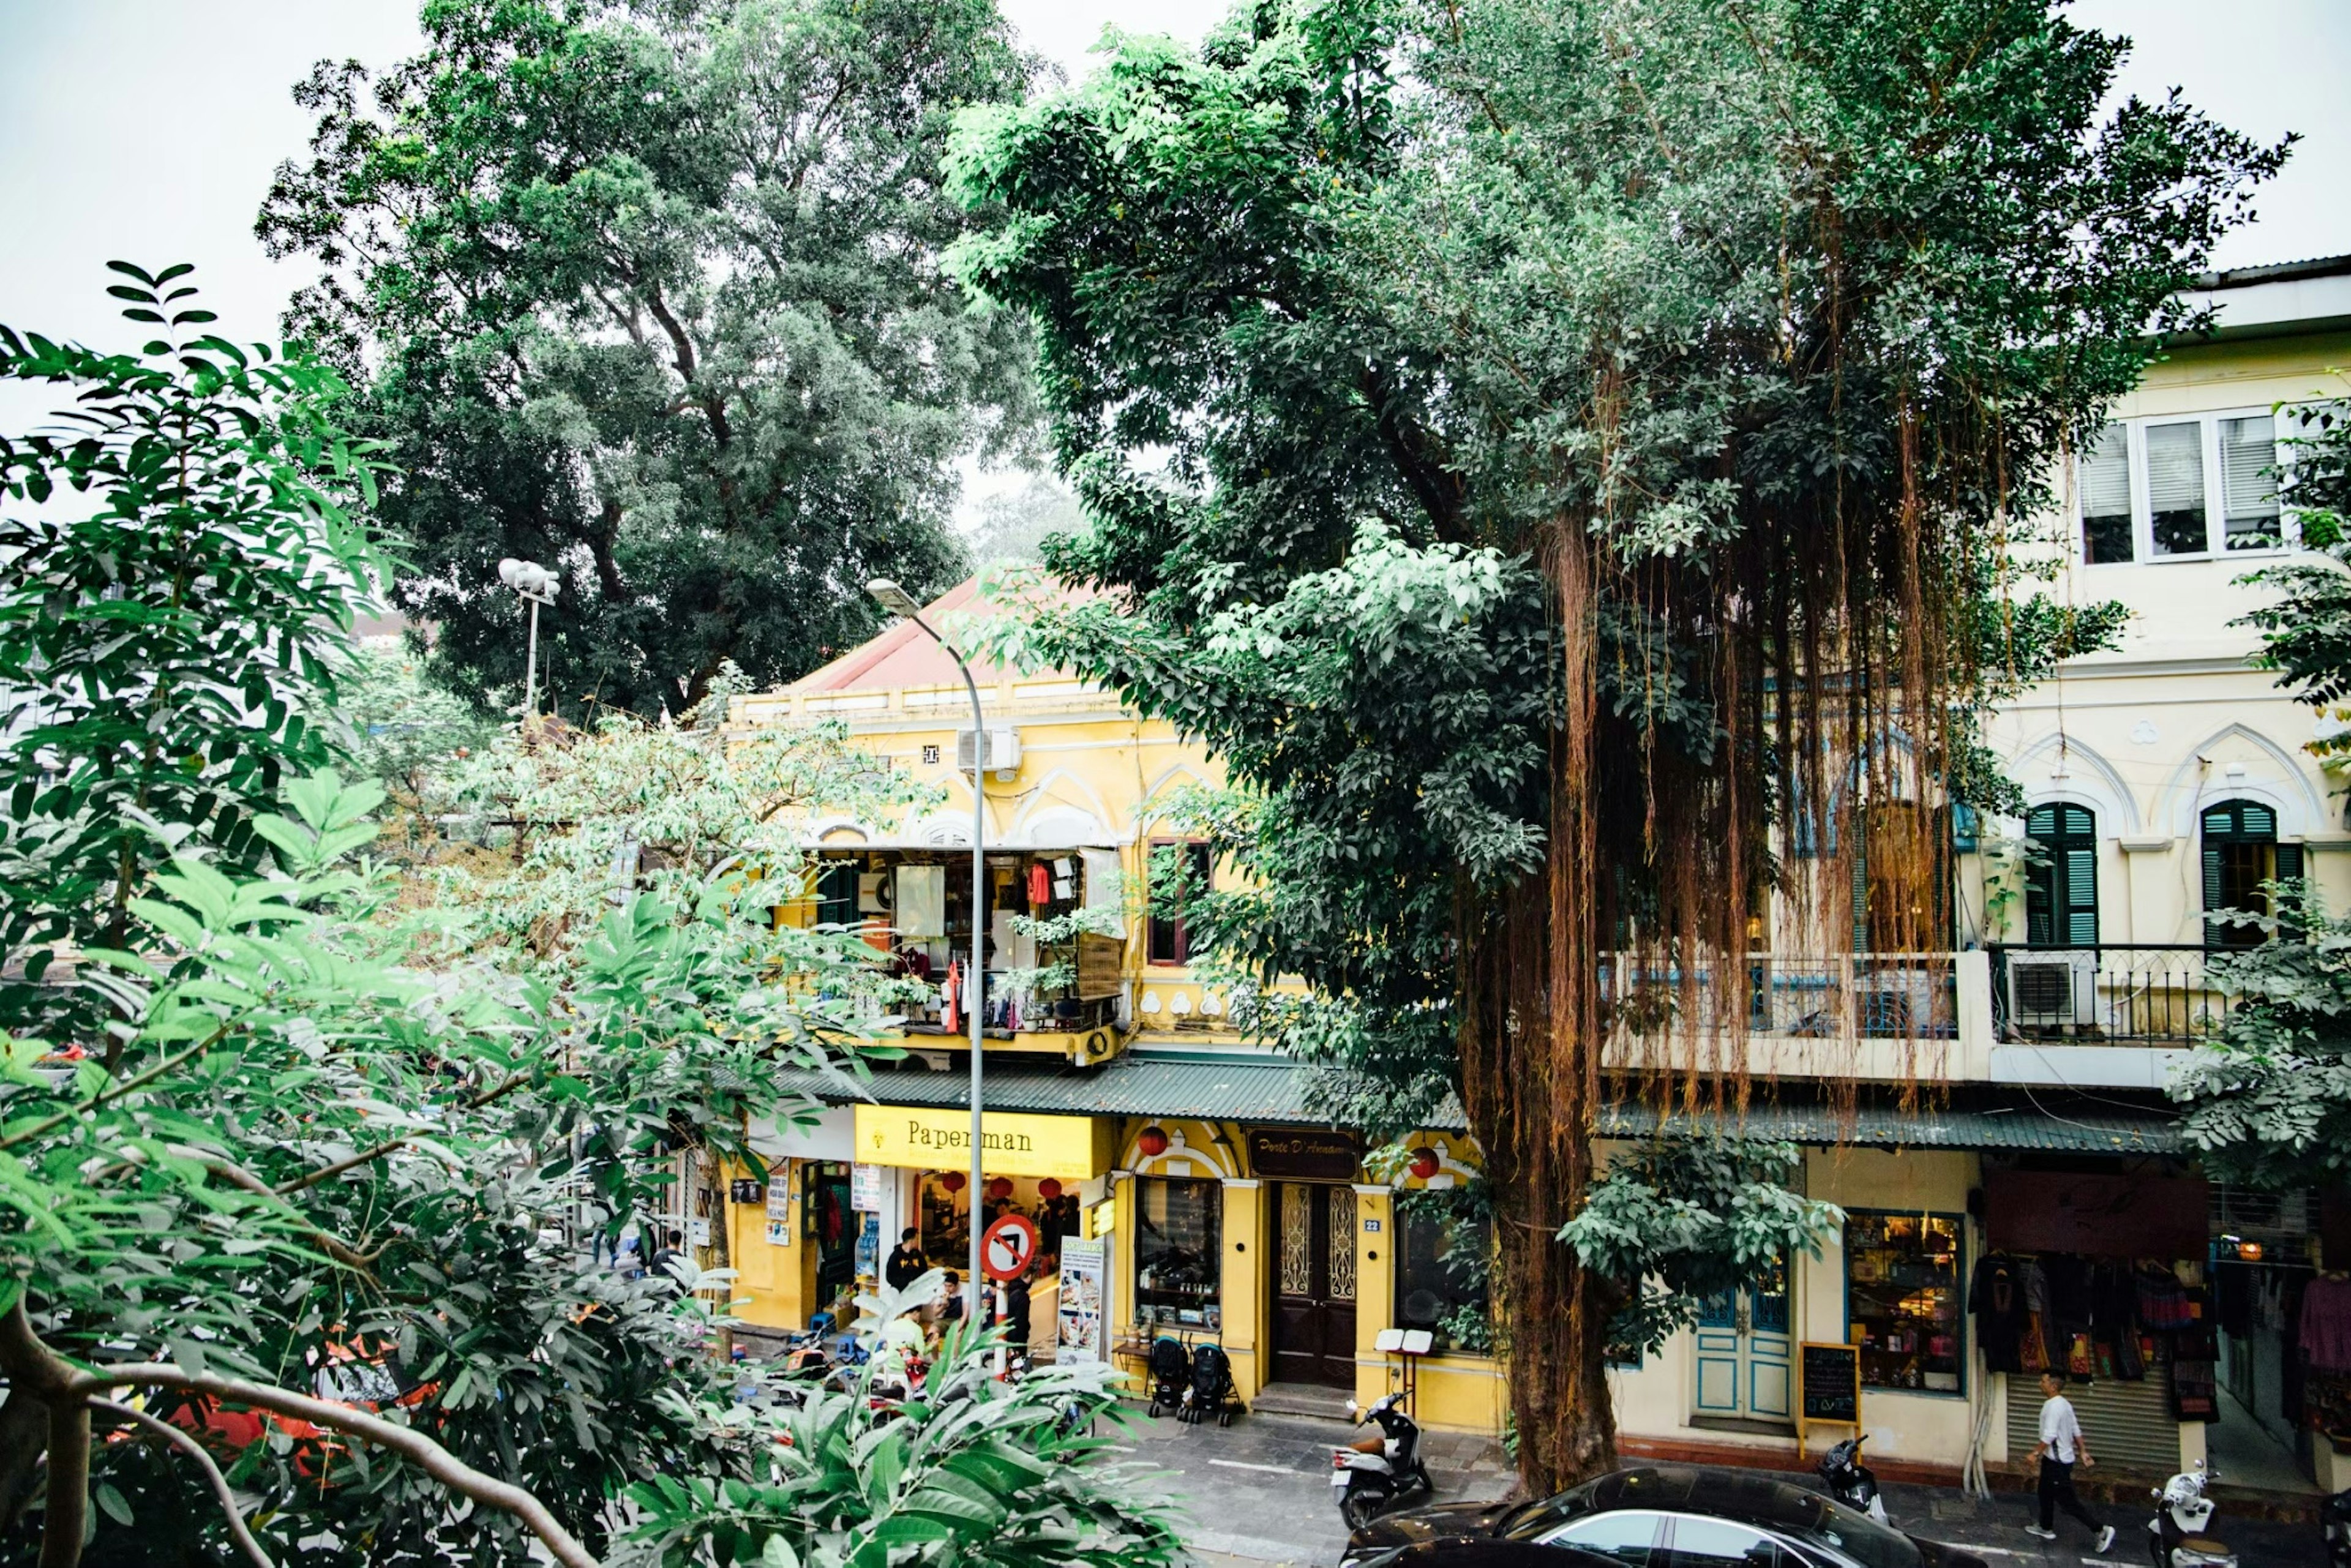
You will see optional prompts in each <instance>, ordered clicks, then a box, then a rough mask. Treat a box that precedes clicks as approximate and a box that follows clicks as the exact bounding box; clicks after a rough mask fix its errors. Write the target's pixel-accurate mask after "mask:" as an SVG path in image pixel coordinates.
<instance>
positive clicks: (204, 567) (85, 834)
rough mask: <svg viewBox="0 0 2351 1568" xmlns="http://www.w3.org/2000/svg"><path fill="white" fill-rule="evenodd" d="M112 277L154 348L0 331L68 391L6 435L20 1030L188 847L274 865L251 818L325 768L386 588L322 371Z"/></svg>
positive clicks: (362, 464)
mask: <svg viewBox="0 0 2351 1568" xmlns="http://www.w3.org/2000/svg"><path fill="white" fill-rule="evenodd" d="M109 265H110V267H112V268H113V270H114V271H115V272H117V273H118V274H120V276H121V277H122V278H124V279H125V280H126V281H122V282H118V283H116V284H114V285H113V286H112V287H110V290H109V292H110V293H112V294H113V295H115V296H116V297H117V298H123V299H127V300H129V301H131V305H130V307H129V308H127V309H125V310H124V312H123V315H124V316H125V317H126V318H128V319H131V320H132V321H134V322H138V323H141V324H142V325H144V326H147V327H149V328H151V329H152V330H154V331H155V333H156V334H157V335H156V336H155V337H154V338H153V339H152V340H150V341H148V342H147V343H146V344H145V346H144V347H143V348H142V349H141V350H140V351H139V352H138V353H135V354H130V353H122V354H112V353H103V352H100V351H99V350H93V349H86V348H82V347H79V346H78V345H74V344H58V343H55V342H52V341H51V340H48V339H47V338H44V337H42V336H41V335H40V334H39V333H37V332H21V331H18V330H17V329H13V328H6V327H0V379H5V380H7V381H14V382H31V383H41V384H46V385H50V386H55V387H58V388H60V389H63V391H64V392H66V393H67V394H68V395H69V396H70V398H71V402H72V406H71V408H70V409H69V410H68V411H66V412H61V413H57V415H56V416H54V423H52V424H51V426H50V427H49V428H47V429H46V430H43V431H38V432H36V433H33V434H23V435H13V436H12V435H6V434H0V486H5V497H6V500H7V502H8V504H9V512H8V514H7V516H6V517H5V520H0V559H5V560H6V562H7V565H8V570H7V571H6V573H5V578H0V691H5V693H6V694H7V698H8V709H9V714H10V717H9V720H8V722H7V724H6V725H5V728H0V747H5V758H6V771H7V778H8V787H9V789H10V790H11V791H12V793H11V795H10V798H9V801H8V810H7V811H6V814H5V821H0V963H5V969H6V972H7V974H9V975H10V976H12V977H14V976H17V975H19V974H21V975H22V977H23V980H24V981H25V982H27V983H18V981H17V980H16V979H13V978H12V979H10V980H8V981H6V982H5V983H0V1021H5V1022H8V1023H11V1024H17V1023H23V1022H25V1021H26V1020H28V1019H33V1018H36V1017H37V1016H38V1015H39V1014H40V1013H42V1012H43V1011H45V1010H47V1009H50V1008H52V1007H55V1006H58V1005H70V1002H71V1001H72V1000H73V998H67V997H62V996H60V995H59V994H58V993H57V992H56V991H54V990H45V989H43V988H41V987H40V986H39V982H40V980H41V978H42V977H43V972H44V969H45V967H46V966H47V962H48V956H49V953H50V951H51V949H52V946H53V945H55V944H58V943H65V944H74V945H80V944H103V945H105V946H111V947H124V946H135V945H137V944H138V943H140V942H141V940H142V934H141V930H140V926H139V923H138V922H137V921H136V920H134V919H133V918H132V917H131V914H130V904H131V899H132V898H133V897H134V896H135V895H136V894H138V893H139V891H140V890H141V887H142V886H143V885H144V883H145V881H146V879H147V877H148V876H149V875H150V874H151V873H152V872H153V871H154V870H155V868H156V867H157V866H159V865H161V864H162V863H163V862H164V861H165V860H166V859H167V857H168V856H169V855H170V853H171V852H172V847H173V846H174V845H180V844H192V843H194V842H200V843H202V844H204V845H205V846H207V847H208V849H209V851H210V852H212V853H213V854H214V856H215V857H217V858H218V859H219V860H220V861H221V862H222V863H223V864H225V865H233V866H240V867H244V868H246V869H251V868H253V867H255V866H256V865H258V864H259V863H261V862H262V861H263V860H264V859H265V858H266V856H267V855H268V853H269V846H268V845H267V844H266V842H264V841H262V840H260V839H257V838H256V837H255V836H254V833H253V830H252V815H253V813H254V811H255V810H258V809H264V808H266V807H267V806H268V805H269V804H270V803H271V802H273V801H274V800H276V797H277V790H278V789H279V787H280V785H281V784H282V782H283V781H284V780H285V779H289V778H294V777H298V776H300V775H301V774H302V773H305V772H307V771H308V770H309V769H311V768H316V767H319V765H320V764H322V763H324V762H326V761H327V760H329V758H331V757H332V756H333V755H334V737H332V735H331V733H330V729H331V726H332V723H333V720H332V718H331V716H330V715H331V708H332V705H333V703H334V701H335V698H336V695H337V687H338V682H339V680H340V671H339V670H338V668H337V665H336V662H335V658H334V650H335V649H336V648H338V647H339V646H340V642H341V639H342V637H343V635H344V634H345V633H347V632H349V630H350V625H351V622H352V619H353V616H354V615H355V614H356V613H358V612H360V610H361V609H362V608H363V607H364V606H365V605H366V604H367V603H368V602H369V601H370V600H371V596H372V595H373V594H374V593H375V592H376V591H378V589H379V588H380V587H381V584H382V582H383V580H384V579H385V578H386V576H387V575H388V564H389V563H388V562H387V560H386V559H385V558H384V556H383V555H382V554H381V552H380V551H379V550H378V549H377V548H376V546H375V545H374V544H373V543H372V542H371V539H370V538H369V537H368V534H367V531H366V529H365V528H364V527H363V526H361V525H360V523H359V522H357V521H356V520H355V519H354V517H353V516H352V512H351V508H352V507H354V506H356V505H358V504H360V503H361V502H362V501H364V500H365V499H366V498H368V497H371V496H372V494H373V487H374V483H375V474H376V462H377V460H376V458H375V456H374V455H373V452H372V450H371V447H370V446H369V444H366V443H363V442H358V441H355V440H354V439H353V438H352V437H351V436H350V434H349V432H348V431H347V430H346V429H345V428H344V426H343V425H342V424H341V423H339V418H338V413H337V409H336V405H337V402H338V401H339V399H340V395H341V392H342V383H341V382H340V381H339V380H338V379H337V377H336V376H335V374H334V372H333V371H329V370H328V369H327V368H325V367H324V366H321V365H320V364H319V363H318V362H317V361H313V360H311V359H309V358H308V357H306V356H304V355H301V354H293V355H286V356H281V355H279V354H277V353H276V352H274V351H273V350H270V349H269V348H268V347H266V345H262V344H254V345H251V346H249V347H244V348H240V347H239V346H237V345H236V344H235V343H232V342H230V341H228V340H226V339H224V338H221V337H218V336H215V335H214V334H212V333H210V332H208V331H205V330H204V327H205V326H206V324H208V323H210V322H211V321H212V320H213V319H214V316H213V313H212V312H211V311H209V310H205V309H203V308H200V307H198V306H197V305H195V304H194V303H193V296H194V295H195V293H196V289H195V287H194V286H193V284H190V283H188V282H186V281H185V278H186V276H187V274H188V273H189V272H190V271H191V270H192V269H191V268H190V267H187V266H185V265H181V266H177V267H165V268H164V269H163V270H162V272H161V273H157V274H152V275H151V274H149V273H147V272H145V271H143V270H142V269H141V268H139V267H134V266H132V265H131V263H129V262H120V261H118V262H112V263H110V264H109ZM167 313H168V315H167ZM80 999H82V1000H85V1001H86V1000H88V999H89V998H80Z"/></svg>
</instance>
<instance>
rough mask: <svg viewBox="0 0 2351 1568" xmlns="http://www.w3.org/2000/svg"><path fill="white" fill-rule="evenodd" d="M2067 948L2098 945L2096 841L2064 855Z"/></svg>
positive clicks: (2068, 851) (2068, 850)
mask: <svg viewBox="0 0 2351 1568" xmlns="http://www.w3.org/2000/svg"><path fill="white" fill-rule="evenodd" d="M2064 871H2065V945H2066V946H2069V947H2095V946H2097V945H2098V851H2097V845H2096V842H2095V840H2094V841H2092V842H2091V844H2090V845H2089V846H2088V847H2086V848H2079V847H2077V848H2069V849H2067V850H2066V852H2065V861H2064Z"/></svg>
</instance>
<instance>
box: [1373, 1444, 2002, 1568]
mask: <svg viewBox="0 0 2351 1568" xmlns="http://www.w3.org/2000/svg"><path fill="white" fill-rule="evenodd" d="M1340 1561H1341V1563H1343V1565H1344V1568H1591V1565H1592V1564H1594V1563H1605V1564H1608V1565H1609V1568H1987V1565H1986V1563H1984V1561H1983V1559H1982V1558H1980V1557H1978V1556H1976V1555H1975V1554H1974V1553H1973V1552H1964V1551H1961V1550H1960V1549H1959V1548H1958V1547H1955V1546H1944V1545H1940V1544H1938V1543H1937V1542H1932V1541H1921V1540H1919V1539H1917V1537H1916V1536H1911V1535H1905V1534H1903V1533H1902V1532H1901V1531H1898V1530H1894V1529H1891V1528H1889V1527H1887V1526H1886V1525H1883V1524H1880V1523H1878V1522H1877V1521H1876V1520H1873V1519H1871V1518H1870V1517H1869V1516H1868V1515H1866V1514H1865V1513H1861V1512H1858V1511H1855V1510H1853V1509H1850V1508H1847V1507H1845V1506H1844V1504H1843V1503H1841V1502H1837V1501H1834V1500H1831V1499H1829V1498H1827V1497H1823V1495H1822V1494H1820V1493H1819V1492H1816V1491H1813V1490H1808V1489H1806V1488H1804V1487H1801V1486H1797V1485H1795V1484H1793V1483H1792V1482H1789V1481H1783V1480H1775V1479H1772V1478H1771V1477H1770V1476H1768V1475H1760V1474H1758V1473H1756V1472H1754V1471H1752V1470H1728V1469H1713V1468H1711V1467H1708V1466H1701V1465H1642V1466H1638V1467H1636V1468H1635V1469H1623V1470H1617V1471H1614V1472H1613V1473H1611V1474H1609V1475H1604V1476H1601V1477H1598V1478H1597V1479H1593V1480H1588V1481H1585V1482H1584V1483H1583V1485H1582V1486H1577V1487H1570V1488H1569V1489H1568V1490H1565V1491H1563V1492H1562V1493H1560V1494H1559V1495H1558V1496H1557V1497H1552V1498H1545V1499H1543V1500H1541V1501H1539V1502H1524V1503H1518V1504H1515V1505H1508V1504H1502V1503H1489V1504H1482V1505H1481V1504H1475V1503H1467V1504H1463V1503H1457V1504H1450V1505H1447V1506H1442V1507H1437V1508H1423V1509H1416V1510H1414V1511H1412V1512H1409V1513H1395V1514H1390V1515H1389V1516H1388V1517H1386V1518H1385V1519H1382V1520H1379V1521H1376V1522H1374V1523H1372V1524H1369V1525H1366V1526H1365V1527H1364V1528H1363V1529H1362V1530H1359V1531H1355V1533H1354V1534H1353V1536H1352V1537H1351V1538H1350V1539H1349V1540H1348V1542H1347V1552H1346V1555H1345V1556H1344V1557H1343V1558H1341V1559H1340Z"/></svg>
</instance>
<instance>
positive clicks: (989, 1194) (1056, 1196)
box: [914, 1171, 1084, 1276]
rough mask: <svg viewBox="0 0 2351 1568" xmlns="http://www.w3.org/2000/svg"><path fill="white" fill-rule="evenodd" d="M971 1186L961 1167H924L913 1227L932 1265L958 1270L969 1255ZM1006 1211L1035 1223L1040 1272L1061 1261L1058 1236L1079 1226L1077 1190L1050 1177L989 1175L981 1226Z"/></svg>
mask: <svg viewBox="0 0 2351 1568" xmlns="http://www.w3.org/2000/svg"><path fill="white" fill-rule="evenodd" d="M971 1205H972V1190H971V1182H970V1178H969V1176H967V1174H966V1173H964V1172H962V1171H925V1173H923V1176H922V1180H921V1182H920V1183H919V1184H918V1186H917V1192H916V1197H915V1218H914V1226H915V1228H916V1230H917V1231H918V1232H919V1233H920V1235H919V1238H918V1243H919V1245H920V1246H921V1247H922V1249H923V1256H924V1257H925V1259H926V1260H929V1262H930V1264H931V1266H932V1267H934V1268H938V1269H958V1270H959V1269H962V1268H964V1267H966V1265H967V1262H968V1260H969V1259H970V1257H971ZM1008 1214H1018V1215H1020V1216H1022V1217H1024V1218H1027V1219H1028V1220H1029V1222H1030V1223H1032V1224H1033V1225H1035V1226H1036V1227H1037V1239H1038V1265H1037V1270H1036V1272H1037V1273H1038V1274H1039V1275H1040V1276H1043V1275H1048V1274H1050V1273H1052V1272H1053V1271H1054V1270H1056V1269H1057V1268H1058V1267H1059V1264H1060V1260H1061V1239H1062V1238H1063V1237H1065V1236H1076V1235H1078V1234H1079V1233H1080V1231H1081V1228H1082V1225H1083V1223H1084V1222H1083V1220H1082V1218H1081V1216H1080V1214H1079V1210H1078V1197H1077V1194H1076V1193H1074V1192H1072V1191H1071V1190H1070V1189H1069V1187H1068V1186H1067V1184H1065V1183H1062V1182H1060V1181H1056V1180H1054V1179H1053V1178H1052V1177H1050V1176H1046V1177H1043V1178H1039V1177H1035V1176H989V1177H988V1178H987V1182H986V1185H984V1186H982V1187H981V1188H980V1192H979V1227H980V1229H981V1230H983V1231H985V1230H986V1229H987V1228H988V1227H989V1226H991V1225H993V1224H995V1223H996V1222H997V1221H998V1220H999V1219H1001V1218H1004V1217H1005V1216H1006V1215H1008Z"/></svg>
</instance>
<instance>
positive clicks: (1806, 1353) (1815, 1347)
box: [1796, 1340, 1861, 1431]
mask: <svg viewBox="0 0 2351 1568" xmlns="http://www.w3.org/2000/svg"><path fill="white" fill-rule="evenodd" d="M1796 1376H1797V1390H1796V1398H1797V1403H1798V1406H1799V1409H1800V1412H1801V1413H1800V1415H1799V1416H1798V1418H1797V1423H1796V1424H1797V1427H1799V1429H1801V1428H1802V1427H1804V1426H1806V1425H1809V1424H1810V1423H1812V1422H1815V1421H1818V1422H1821V1423H1823V1424H1824V1425H1828V1426H1834V1427H1853V1428H1854V1429H1855V1430H1856V1431H1858V1430H1859V1429H1860V1427H1861V1352H1860V1351H1859V1350H1858V1349H1857V1348H1855V1346H1853V1345H1849V1344H1836V1343H1830V1342H1827V1341H1822V1340H1806V1341H1805V1342H1804V1343H1803V1349H1802V1354H1801V1355H1800V1356H1799V1357H1798V1360H1797V1368H1796Z"/></svg>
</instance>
